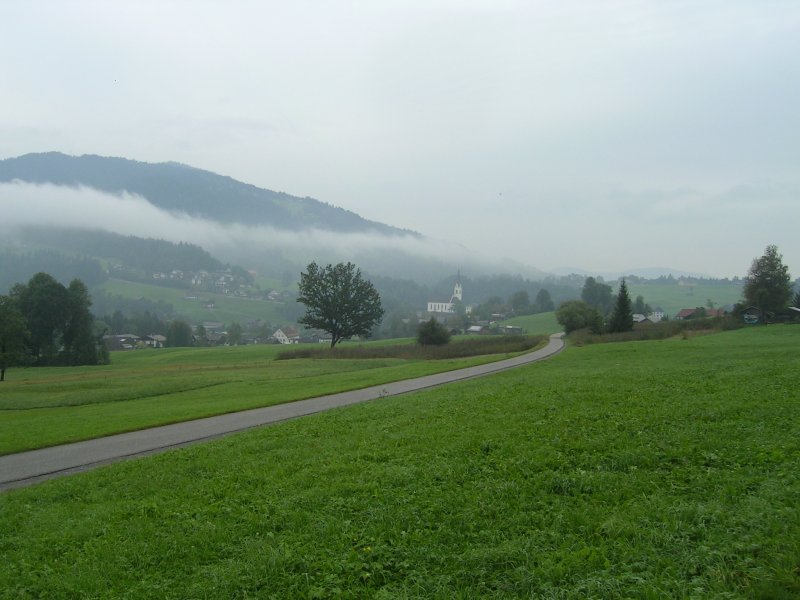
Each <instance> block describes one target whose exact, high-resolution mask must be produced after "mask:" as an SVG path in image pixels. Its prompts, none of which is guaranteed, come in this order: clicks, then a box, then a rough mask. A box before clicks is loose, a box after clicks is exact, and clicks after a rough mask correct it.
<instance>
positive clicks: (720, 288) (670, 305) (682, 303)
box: [614, 282, 742, 318]
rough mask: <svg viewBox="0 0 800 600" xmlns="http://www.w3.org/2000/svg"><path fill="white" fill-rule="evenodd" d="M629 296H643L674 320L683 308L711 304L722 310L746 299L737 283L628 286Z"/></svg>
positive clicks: (633, 284)
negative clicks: (743, 297) (743, 298)
mask: <svg viewBox="0 0 800 600" xmlns="http://www.w3.org/2000/svg"><path fill="white" fill-rule="evenodd" d="M614 288H615V292H616V286H614ZM628 292H629V293H630V296H631V299H632V300H633V299H635V298H636V296H639V295H641V296H643V297H644V301H645V302H647V303H648V304H649V305H650V306H652V307H653V308H656V307H661V308H662V309H663V310H664V311H666V313H667V314H668V315H669V317H670V318H672V317H674V316H675V314H676V313H678V312H679V311H680V310H681V309H682V308H696V307H698V306H707V303H708V301H709V300H711V301H712V302H713V303H714V306H715V307H717V308H721V307H724V306H726V305H731V304H736V303H737V302H741V299H742V285H741V284H737V283H713V284H712V283H697V284H688V283H687V284H679V283H678V282H675V283H672V284H660V283H628Z"/></svg>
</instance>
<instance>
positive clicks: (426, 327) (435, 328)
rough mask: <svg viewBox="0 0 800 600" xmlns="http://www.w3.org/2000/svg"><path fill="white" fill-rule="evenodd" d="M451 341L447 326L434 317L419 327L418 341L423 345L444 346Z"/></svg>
mask: <svg viewBox="0 0 800 600" xmlns="http://www.w3.org/2000/svg"><path fill="white" fill-rule="evenodd" d="M449 341H450V332H449V331H447V327H445V326H444V325H442V324H441V323H439V321H437V320H436V319H434V318H433V317H431V318H430V320H428V321H425V322H424V323H422V324H421V325H420V326H419V327H418V328H417V343H418V344H420V345H421V346H444V345H445V344H447V343H448V342H449Z"/></svg>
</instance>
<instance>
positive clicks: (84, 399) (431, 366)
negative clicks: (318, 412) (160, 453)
mask: <svg viewBox="0 0 800 600" xmlns="http://www.w3.org/2000/svg"><path fill="white" fill-rule="evenodd" d="M405 345H406V346H409V347H410V348H413V345H411V344H409V343H406V344H405ZM383 346H386V347H389V348H391V347H393V346H392V345H391V344H388V345H387V344H380V343H371V344H365V345H364V347H365V348H374V349H377V348H381V347H383ZM396 346H397V347H402V344H399V345H396ZM357 347H358V345H356V344H348V345H347V346H345V348H348V349H350V348H357ZM315 348H316V347H315ZM280 350H281V349H280V347H279V346H272V345H270V346H241V347H230V348H225V347H222V348H165V349H159V350H140V351H135V352H127V353H114V354H113V357H112V364H111V365H107V366H98V367H71V368H66V367H61V368H29V369H13V370H9V371H8V372H7V374H6V379H7V380H6V381H5V382H4V383H3V384H2V395H0V430H1V431H3V435H2V436H0V454H9V453H12V452H20V451H22V450H30V449H35V448H42V447H45V446H52V445H56V444H62V443H67V442H72V441H78V440H84V439H90V438H94V437H100V436H103V435H109V434H113V433H121V432H124V431H133V430H136V429H143V428H145V427H153V426H156V425H163V424H167V423H175V422H179V421H186V420H189V419H196V418H201V417H206V416H211V415H217V414H223V413H227V412H234V411H238V410H246V409H249V408H257V407H261V406H271V405H274V404H281V403H284V402H292V401H295V400H302V399H305V398H313V397H315V396H320V395H324V394H328V393H336V392H343V391H347V390H353V389H359V388H364V387H369V386H372V385H378V384H382V383H388V382H391V381H398V380H401V379H409V378H412V377H420V376H423V375H430V374H432V373H439V372H442V371H449V370H453V369H457V368H461V367H468V366H472V365H476V364H481V363H485V362H491V361H493V360H498V359H500V358H504V357H505V356H506V354H495V355H491V354H489V352H490V350H488V349H486V350H484V352H486V354H484V355H482V356H472V355H469V356H466V357H451V358H441V359H438V360H429V359H426V357H425V356H422V355H419V354H412V355H410V356H405V357H396V358H392V357H387V358H370V359H363V358H350V359H332V358H323V359H303V360H294V361H276V360H275V358H276V356H277V355H278V353H279V352H280ZM343 350H344V348H343ZM368 352H377V350H368Z"/></svg>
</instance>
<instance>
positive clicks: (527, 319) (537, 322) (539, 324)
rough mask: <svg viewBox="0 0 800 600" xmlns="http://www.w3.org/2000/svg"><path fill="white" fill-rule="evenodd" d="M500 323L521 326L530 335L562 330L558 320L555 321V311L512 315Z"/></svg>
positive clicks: (547, 333)
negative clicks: (520, 315)
mask: <svg viewBox="0 0 800 600" xmlns="http://www.w3.org/2000/svg"><path fill="white" fill-rule="evenodd" d="M500 325H511V326H514V327H522V329H523V330H524V331H525V332H526V333H528V334H530V335H549V334H551V333H558V332H559V331H563V330H564V328H563V327H562V326H561V325H559V324H558V321H556V313H555V312H546V313H539V314H537V315H525V316H522V317H512V318H510V319H506V320H505V321H503V322H501V323H500Z"/></svg>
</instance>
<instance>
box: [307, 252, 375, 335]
mask: <svg viewBox="0 0 800 600" xmlns="http://www.w3.org/2000/svg"><path fill="white" fill-rule="evenodd" d="M298 286H299V291H300V293H299V295H298V297H297V301H298V302H301V303H302V304H304V305H305V307H306V313H305V315H303V316H302V317H301V318H300V319H298V323H301V324H303V325H306V326H308V327H311V328H315V329H321V330H323V331H325V332H327V333H329V334H330V335H331V348H333V347H334V346H336V344H337V343H339V342H340V341H341V340H343V339H345V338H349V337H352V336H354V335H363V336H369V334H370V332H371V331H372V329H373V328H374V327H375V326H376V325H377V324H378V323H380V321H381V318H382V317H383V313H384V310H383V307H382V306H381V297H380V294H378V291H377V290H376V289H375V287H374V286H373V285H372V283H371V282H370V281H368V280H366V279H364V278H363V277H362V276H361V269H358V268H356V266H355V265H354V264H353V263H350V262H347V263H339V264H337V265H335V266H333V265H330V264H329V265H327V266H325V267H320V266H319V265H317V263H315V262H312V263H310V264H309V265H308V266H307V267H306V271H305V272H304V273H300V282H299V284H298Z"/></svg>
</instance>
